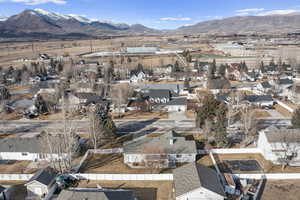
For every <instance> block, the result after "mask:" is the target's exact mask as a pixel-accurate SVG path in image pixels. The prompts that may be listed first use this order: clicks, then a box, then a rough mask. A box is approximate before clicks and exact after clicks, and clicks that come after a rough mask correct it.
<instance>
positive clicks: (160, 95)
mask: <svg viewBox="0 0 300 200" xmlns="http://www.w3.org/2000/svg"><path fill="white" fill-rule="evenodd" d="M142 92H143V93H142V95H143V97H144V98H148V99H149V102H150V103H152V104H166V103H168V102H169V101H170V100H171V91H170V90H164V89H158V90H143V91H142Z"/></svg>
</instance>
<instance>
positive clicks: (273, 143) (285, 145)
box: [257, 126, 300, 166]
mask: <svg viewBox="0 0 300 200" xmlns="http://www.w3.org/2000/svg"><path fill="white" fill-rule="evenodd" d="M257 147H258V148H259V149H260V150H261V152H262V154H263V156H264V157H265V159H266V160H269V161H271V162H273V163H274V164H281V163H282V162H285V161H286V162H288V164H289V165H291V166H300V129H278V128H276V127H274V126H271V127H269V128H267V129H264V130H262V131H260V132H259V138H258V142H257Z"/></svg>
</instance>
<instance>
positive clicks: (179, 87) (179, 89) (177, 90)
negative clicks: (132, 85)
mask: <svg viewBox="0 0 300 200" xmlns="http://www.w3.org/2000/svg"><path fill="white" fill-rule="evenodd" d="M139 89H140V90H170V91H171V94H172V95H173V96H174V95H175V94H176V95H181V94H183V92H184V84H146V85H141V86H139Z"/></svg>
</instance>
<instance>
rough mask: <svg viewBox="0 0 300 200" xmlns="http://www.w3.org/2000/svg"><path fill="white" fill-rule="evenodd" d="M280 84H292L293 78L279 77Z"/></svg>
mask: <svg viewBox="0 0 300 200" xmlns="http://www.w3.org/2000/svg"><path fill="white" fill-rule="evenodd" d="M278 82H279V85H292V84H293V80H291V79H288V78H285V79H279V81H278Z"/></svg>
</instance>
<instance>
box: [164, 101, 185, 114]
mask: <svg viewBox="0 0 300 200" xmlns="http://www.w3.org/2000/svg"><path fill="white" fill-rule="evenodd" d="M166 107H167V110H168V112H185V111H186V110H187V98H186V97H176V98H172V99H171V100H170V101H169V102H168V103H167V104H166Z"/></svg>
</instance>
